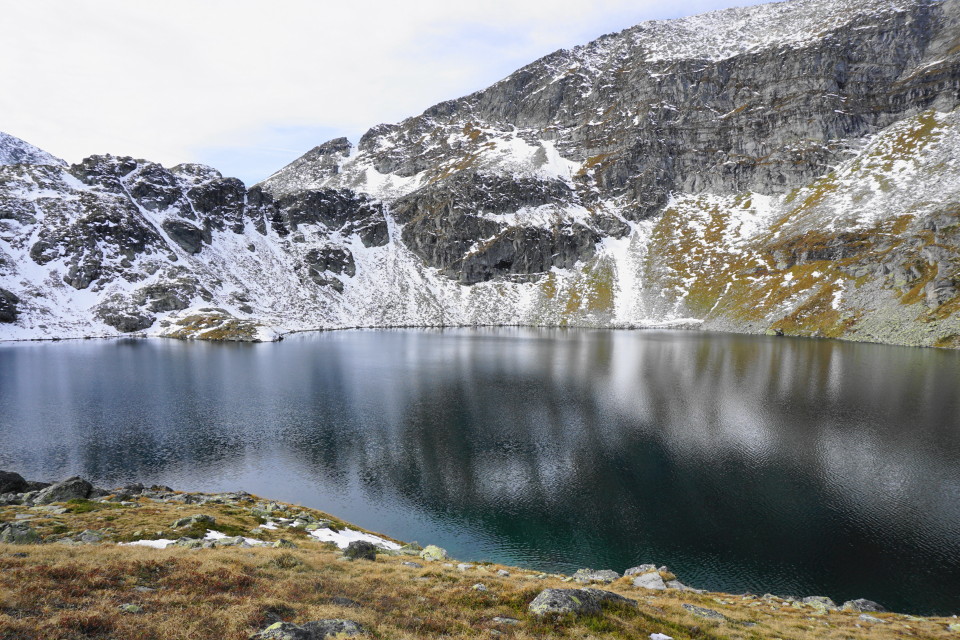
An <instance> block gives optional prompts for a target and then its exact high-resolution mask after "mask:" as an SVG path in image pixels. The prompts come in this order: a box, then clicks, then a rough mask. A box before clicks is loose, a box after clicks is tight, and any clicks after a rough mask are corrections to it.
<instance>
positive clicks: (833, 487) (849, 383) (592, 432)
mask: <svg viewBox="0 0 960 640" xmlns="http://www.w3.org/2000/svg"><path fill="white" fill-rule="evenodd" d="M958 390H960V354H957V353H955V352H950V351H938V350H930V349H909V348H899V347H887V346H880V345H865V344H850V343H841V342H834V341H828V340H802V339H785V338H780V339H778V338H766V337H756V336H735V335H721V334H708V333H698V332H685V331H680V332H670V331H593V330H572V329H571V330H561V329H550V330H536V329H516V328H502V329H476V330H470V329H452V330H391V331H342V332H327V333H314V334H299V335H295V336H291V337H288V339H287V340H285V341H284V342H281V343H279V344H259V345H236V344H234V345H230V344H206V343H184V342H178V341H166V340H116V341H81V342H61V343H55V344H51V343H10V344H3V345H0V468H4V469H9V470H13V471H18V472H20V473H21V474H23V475H25V476H27V477H29V478H30V479H38V480H40V479H58V478H63V477H66V476H68V475H72V474H80V475H84V476H86V477H89V478H91V479H93V480H95V481H96V482H98V483H99V484H101V485H107V486H110V485H116V484H120V483H124V482H128V481H141V482H147V483H159V484H168V485H170V486H173V487H175V488H178V489H184V490H200V491H203V490H207V491H218V490H235V489H245V490H247V491H250V492H252V493H257V494H259V495H262V496H265V497H270V498H275V499H280V500H287V501H292V502H297V503H301V504H304V505H308V506H311V507H316V508H319V509H324V510H326V511H329V512H331V513H333V514H335V515H337V516H339V517H342V518H344V519H346V520H349V521H352V522H355V523H357V524H359V525H361V526H364V527H367V528H370V529H374V530H379V531H382V532H384V533H387V534H389V535H391V536H394V537H396V538H399V539H404V540H418V541H419V542H421V543H424V544H426V543H437V544H440V545H442V546H445V547H446V548H447V549H448V550H449V551H450V552H451V554H452V555H454V556H456V557H460V558H463V559H471V560H482V559H488V560H495V561H500V562H505V563H510V564H519V565H524V566H531V567H539V568H543V569H544V570H560V571H564V572H571V571H573V570H575V569H577V568H580V567H593V568H598V569H599V568H612V569H615V570H618V571H623V569H625V568H627V567H629V566H632V565H635V564H639V563H643V562H657V563H661V564H668V565H669V566H670V567H671V568H672V569H673V570H674V572H675V573H677V574H678V575H679V576H680V578H681V580H683V581H684V582H686V583H688V584H691V585H693V586H697V587H703V588H708V589H716V590H723V591H730V592H744V591H751V592H754V593H764V592H772V593H777V594H780V595H801V596H802V595H813V594H818V595H828V596H831V597H833V598H834V599H835V600H837V601H841V600H845V599H851V598H857V597H867V598H870V599H873V600H876V601H878V602H881V603H883V604H885V605H886V606H888V607H890V608H893V609H897V610H900V611H905V612H914V613H941V614H943V613H960V437H958V436H960V394H958V393H957V392H958Z"/></svg>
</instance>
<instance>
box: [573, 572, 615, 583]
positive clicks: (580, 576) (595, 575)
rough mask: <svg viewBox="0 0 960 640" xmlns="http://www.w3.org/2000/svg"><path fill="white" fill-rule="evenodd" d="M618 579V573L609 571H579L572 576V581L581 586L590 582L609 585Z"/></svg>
mask: <svg viewBox="0 0 960 640" xmlns="http://www.w3.org/2000/svg"><path fill="white" fill-rule="evenodd" d="M619 577H620V574H619V573H617V572H616V571H611V570H610V569H600V570H594V569H579V570H578V571H577V572H576V573H575V574H573V579H574V581H575V582H579V583H581V584H589V583H592V582H602V583H604V584H609V583H611V582H613V581H614V580H616V579H617V578H619Z"/></svg>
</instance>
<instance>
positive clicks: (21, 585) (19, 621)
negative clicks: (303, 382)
mask: <svg viewBox="0 0 960 640" xmlns="http://www.w3.org/2000/svg"><path fill="white" fill-rule="evenodd" d="M64 506H66V507H67V508H68V509H70V512H68V513H64V514H59V515H54V514H49V513H45V512H43V511H38V510H36V509H31V508H30V507H26V506H7V507H0V522H2V521H13V520H14V519H15V518H16V516H17V514H29V515H30V516H32V517H31V518H29V519H28V520H26V521H27V522H29V524H30V526H31V527H33V528H34V529H35V530H36V531H37V532H38V533H40V534H41V535H42V536H43V538H44V541H45V542H47V543H49V544H34V545H8V544H0V639H2V640H13V639H17V640H20V639H28V638H37V639H44V640H47V639H49V640H54V639H64V640H67V639H79V638H114V639H131V640H178V639H183V640H187V639H190V640H201V639H210V640H213V639H217V640H223V639H237V640H241V639H246V638H248V637H249V636H250V635H251V634H252V633H255V632H257V631H259V630H261V629H263V628H264V627H266V626H268V625H269V624H271V623H273V622H277V621H279V620H285V621H290V622H295V623H303V622H306V621H309V620H317V619H324V618H348V619H351V620H355V621H357V622H359V623H361V624H362V625H363V626H364V627H366V629H368V631H369V633H368V637H370V638H378V639H379V638H382V639H397V640H400V639H413V638H440V637H443V638H491V637H504V638H517V639H518V640H519V639H527V638H544V637H551V638H554V637H555V638H577V639H587V638H597V639H601V638H642V639H644V640H646V639H647V638H649V637H650V634H652V633H662V634H666V635H668V636H670V637H672V638H674V639H675V640H681V639H688V638H704V639H718V640H719V639H723V638H729V639H734V638H742V639H751V640H753V639H756V640H759V639H771V638H782V639H783V640H791V639H808V638H809V639H813V638H818V639H821V638H822V639H837V640H845V639H853V638H872V639H878V640H879V639H888V638H889V639H894V638H957V637H960V634H958V633H957V632H954V631H951V630H950V629H949V628H948V625H950V624H953V623H956V622H957V620H956V619H955V618H918V617H913V616H905V615H899V614H892V613H877V614H871V615H873V616H874V617H875V618H876V619H877V621H876V622H868V621H864V620H863V619H861V618H860V616H859V614H857V613H852V612H839V611H836V612H825V613H821V612H817V611H816V610H814V609H813V608H811V607H807V606H802V605H799V606H798V605H792V604H791V603H789V602H787V601H784V600H781V599H778V598H762V597H757V596H734V595H729V594H720V593H704V594H697V593H691V592H681V591H674V590H669V591H648V590H645V589H641V588H638V587H634V586H633V585H632V583H631V579H630V578H621V579H620V580H617V581H615V582H614V583H612V584H609V585H593V586H596V587H598V588H602V589H607V590H609V591H614V592H616V593H619V594H621V595H624V596H626V597H628V598H632V599H634V600H636V601H637V602H638V605H639V606H638V608H637V609H636V610H632V609H617V610H610V611H605V612H604V613H603V614H601V615H596V616H589V617H580V618H573V617H565V618H556V619H540V618H537V617H535V616H532V615H530V614H529V613H528V611H527V606H528V604H529V603H530V601H532V600H533V599H534V597H535V596H536V595H537V594H538V593H539V592H540V591H541V590H543V589H545V588H548V587H554V588H566V589H569V588H575V587H578V586H581V585H577V584H576V583H571V582H570V581H569V578H565V577H564V576H557V575H544V574H538V573H536V572H532V571H528V570H524V569H516V568H511V567H503V566H500V565H493V564H476V565H474V566H472V567H470V568H467V569H465V570H461V569H460V568H458V567H457V565H456V563H455V561H454V562H443V561H441V562H427V561H424V560H421V559H419V558H416V557H410V556H388V555H381V556H378V557H377V560H376V561H373V562H371V561H364V560H355V561H346V560H344V559H342V558H341V554H340V552H339V551H338V550H337V549H336V548H335V547H334V546H333V545H331V544H329V543H321V542H319V541H317V540H316V539H315V538H312V537H310V536H308V535H307V534H306V533H305V532H301V531H298V530H296V529H282V530H258V533H257V536H256V537H259V538H261V539H263V540H277V539H280V538H285V539H288V540H291V541H292V542H294V543H295V544H296V545H297V548H262V547H254V548H242V547H223V548H213V549H185V548H169V549H152V548H146V547H135V546H119V545H117V544H114V542H116V541H123V540H131V539H138V538H144V537H147V538H149V537H168V538H176V537H178V535H180V534H178V533H177V532H174V531H172V530H171V529H170V526H171V523H172V522H173V521H174V520H176V519H178V518H183V517H187V516H191V515H194V514H198V513H203V514H209V515H212V516H214V517H215V518H216V521H217V525H216V526H217V528H220V529H222V530H224V531H225V532H226V533H230V534H231V535H235V534H236V532H241V531H242V532H249V531H250V530H251V529H253V528H254V527H256V526H257V525H258V524H259V523H260V520H258V518H257V517H256V516H255V515H254V514H251V513H250V512H249V511H248V510H244V509H238V508H236V507H235V506H229V505H217V504H204V505H202V506H198V505H190V504H175V503H166V502H154V501H152V500H150V499H148V498H140V499H138V500H136V501H134V504H133V505H129V506H120V505H114V504H103V503H87V502H85V501H84V502H79V503H73V504H66V505H64ZM290 509H291V511H296V512H301V511H308V512H311V513H313V514H315V515H316V516H317V517H319V518H326V519H331V518H330V516H328V515H326V514H322V513H320V512H316V511H311V510H304V509H301V508H299V507H290ZM333 520H335V519H333ZM85 530H98V531H100V532H102V533H103V534H104V542H102V543H99V544H87V545H69V544H60V543H57V539H58V538H59V539H63V538H67V537H69V536H72V535H76V534H78V533H80V532H82V531H85ZM247 535H250V534H249V533H247ZM411 561H415V562H417V563H420V564H422V565H424V566H423V567H422V568H421V567H415V566H407V565H404V564H403V563H404V562H411ZM498 569H506V570H507V571H509V573H510V575H509V576H503V575H499V574H498V573H497V570H498ZM478 583H479V584H483V585H484V586H485V587H486V591H483V590H479V589H475V588H474V586H475V585H477V584H478ZM683 604H693V605H697V606H699V607H705V608H709V609H712V610H714V611H717V612H719V613H721V614H723V616H725V619H724V620H708V619H704V618H701V617H697V616H695V615H693V614H691V613H690V612H688V611H687V610H685V609H683V608H682V605H683ZM130 605H133V606H130ZM504 619H513V620H504Z"/></svg>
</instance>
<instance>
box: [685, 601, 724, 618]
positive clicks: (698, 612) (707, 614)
mask: <svg viewBox="0 0 960 640" xmlns="http://www.w3.org/2000/svg"><path fill="white" fill-rule="evenodd" d="M680 606H681V607H683V608H684V609H686V610H687V611H689V612H690V613H692V614H693V615H695V616H698V617H700V618H706V619H707V620H726V619H727V618H726V616H724V615H723V614H722V613H720V612H719V611H714V610H713V609H707V608H706V607H698V606H696V605H693V604H682V605H680Z"/></svg>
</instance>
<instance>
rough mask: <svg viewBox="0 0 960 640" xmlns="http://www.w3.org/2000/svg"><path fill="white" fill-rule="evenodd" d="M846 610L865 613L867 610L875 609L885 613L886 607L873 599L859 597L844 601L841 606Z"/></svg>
mask: <svg viewBox="0 0 960 640" xmlns="http://www.w3.org/2000/svg"><path fill="white" fill-rule="evenodd" d="M841 609H843V610H844V611H855V612H856V613H864V612H865V611H875V612H880V613H883V612H885V611H886V609H885V608H884V607H883V605H880V604H877V603H876V602H874V601H873V600H867V599H866V598H857V599H856V600H847V601H846V602H844V603H843V606H842V607H841Z"/></svg>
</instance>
